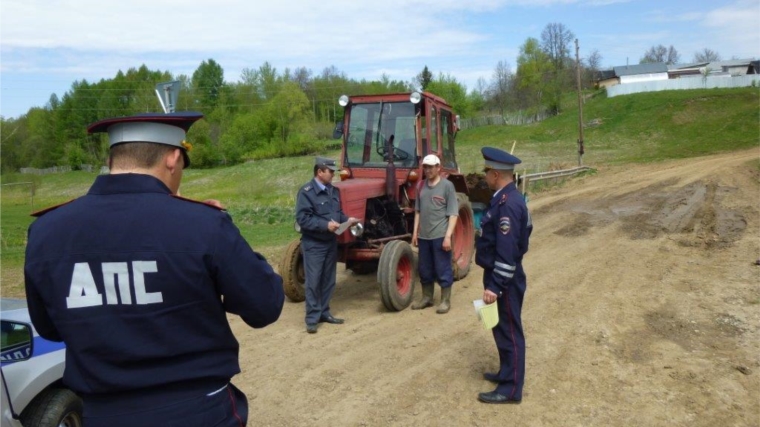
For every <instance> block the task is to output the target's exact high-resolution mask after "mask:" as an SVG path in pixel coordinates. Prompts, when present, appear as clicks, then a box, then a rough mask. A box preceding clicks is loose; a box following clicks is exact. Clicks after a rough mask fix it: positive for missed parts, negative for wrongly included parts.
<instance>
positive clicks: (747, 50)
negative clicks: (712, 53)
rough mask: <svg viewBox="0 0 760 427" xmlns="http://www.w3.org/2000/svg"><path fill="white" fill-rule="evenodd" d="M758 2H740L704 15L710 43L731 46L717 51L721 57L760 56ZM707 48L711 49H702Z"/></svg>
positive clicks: (753, 0) (743, 0) (743, 57)
mask: <svg viewBox="0 0 760 427" xmlns="http://www.w3.org/2000/svg"><path fill="white" fill-rule="evenodd" d="M758 22H760V3H758V2H757V0H741V1H737V2H735V3H733V4H731V5H726V6H722V7H719V8H717V9H713V10H711V11H709V12H707V13H706V14H705V16H704V19H703V20H702V25H703V26H704V27H706V28H707V29H708V30H710V35H711V38H712V40H714V41H715V42H716V44H717V45H719V46H724V47H725V46H730V48H731V51H728V52H725V51H724V52H719V53H720V54H721V55H722V56H723V57H724V58H726V59H727V58H730V57H731V56H738V57H740V58H741V59H745V58H751V57H753V58H757V55H758V54H760V35H758V32H757V24H758ZM703 47H708V48H709V47H710V46H703Z"/></svg>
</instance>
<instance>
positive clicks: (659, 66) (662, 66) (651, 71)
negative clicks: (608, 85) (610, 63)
mask: <svg viewBox="0 0 760 427" xmlns="http://www.w3.org/2000/svg"><path fill="white" fill-rule="evenodd" d="M612 69H613V70H614V71H615V75H616V76H617V77H618V78H619V79H620V84H626V83H638V82H651V81H656V80H667V79H668V65H667V64H666V63H664V62H654V63H648V64H636V65H623V66H620V67H612Z"/></svg>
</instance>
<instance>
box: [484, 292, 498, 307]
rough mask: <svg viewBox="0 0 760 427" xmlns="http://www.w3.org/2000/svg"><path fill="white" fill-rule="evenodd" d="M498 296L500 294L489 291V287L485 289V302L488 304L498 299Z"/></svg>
mask: <svg viewBox="0 0 760 427" xmlns="http://www.w3.org/2000/svg"><path fill="white" fill-rule="evenodd" d="M498 297H499V296H498V295H496V294H495V293H493V292H491V291H489V290H488V289H486V290H484V291H483V302H484V303H486V304H491V303H492V302H494V301H496V298H498Z"/></svg>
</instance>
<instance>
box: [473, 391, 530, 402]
mask: <svg viewBox="0 0 760 427" xmlns="http://www.w3.org/2000/svg"><path fill="white" fill-rule="evenodd" d="M478 400H479V401H481V402H483V403H512V404H517V403H520V401H519V400H512V399H510V398H508V397H507V396H504V395H503V394H499V393H497V392H495V391H489V392H488V393H478Z"/></svg>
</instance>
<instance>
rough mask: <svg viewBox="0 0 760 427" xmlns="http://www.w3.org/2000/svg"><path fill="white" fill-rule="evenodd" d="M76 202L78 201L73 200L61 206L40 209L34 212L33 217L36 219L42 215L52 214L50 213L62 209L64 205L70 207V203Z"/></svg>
mask: <svg viewBox="0 0 760 427" xmlns="http://www.w3.org/2000/svg"><path fill="white" fill-rule="evenodd" d="M74 200H76V199H71V200H69V201H68V202H63V203H61V204H60V205H55V206H50V207H47V208H45V209H40V210H38V211H37V212H32V216H33V217H35V218H39V217H41V216H42V215H45V214H46V213H48V212H50V211H54V210H56V209H58V208H60V207H61V206H63V205H68V204H69V203H71V202H73V201H74Z"/></svg>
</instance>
